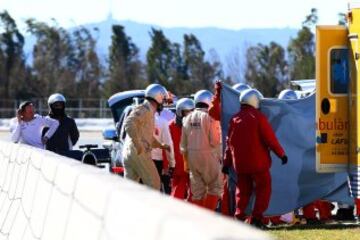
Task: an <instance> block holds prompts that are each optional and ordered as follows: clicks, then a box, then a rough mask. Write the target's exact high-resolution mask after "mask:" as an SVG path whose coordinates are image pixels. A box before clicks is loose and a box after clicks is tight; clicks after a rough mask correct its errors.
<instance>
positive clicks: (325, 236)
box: [267, 226, 360, 240]
mask: <svg viewBox="0 0 360 240" xmlns="http://www.w3.org/2000/svg"><path fill="white" fill-rule="evenodd" d="M267 232H268V233H269V234H270V235H271V236H272V237H273V238H274V239H277V240H300V239H301V240H360V226H333V227H328V226H326V227H325V228H321V227H316V228H282V229H277V230H268V231H267Z"/></svg>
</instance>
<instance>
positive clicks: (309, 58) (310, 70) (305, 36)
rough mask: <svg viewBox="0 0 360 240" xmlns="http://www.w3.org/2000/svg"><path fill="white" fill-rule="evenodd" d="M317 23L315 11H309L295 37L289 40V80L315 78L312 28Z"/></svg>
mask: <svg viewBox="0 0 360 240" xmlns="http://www.w3.org/2000/svg"><path fill="white" fill-rule="evenodd" d="M317 21H318V16H317V10H316V9H314V8H313V9H311V13H310V14H309V15H308V16H306V19H305V21H304V22H303V24H302V28H301V29H300V30H299V32H298V34H297V37H296V38H293V39H291V40H290V43H289V46H288V58H289V66H290V79H314V78H315V39H314V33H313V32H312V28H313V27H315V25H316V23H317Z"/></svg>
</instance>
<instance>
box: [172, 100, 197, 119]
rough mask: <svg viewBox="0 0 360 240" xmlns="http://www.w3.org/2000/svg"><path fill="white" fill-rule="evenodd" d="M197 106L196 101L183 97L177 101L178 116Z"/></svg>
mask: <svg viewBox="0 0 360 240" xmlns="http://www.w3.org/2000/svg"><path fill="white" fill-rule="evenodd" d="M194 108H195V103H194V101H193V100H192V99H190V98H182V99H180V100H179V101H177V103H176V115H177V116H178V117H183V116H182V111H184V110H185V111H191V110H193V109H194Z"/></svg>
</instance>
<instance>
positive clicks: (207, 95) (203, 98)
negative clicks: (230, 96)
mask: <svg viewBox="0 0 360 240" xmlns="http://www.w3.org/2000/svg"><path fill="white" fill-rule="evenodd" d="M212 97H213V94H212V93H211V92H210V91H208V90H200V91H197V92H196V93H195V96H194V101H195V105H196V104H198V103H205V104H207V105H208V106H210V103H211V99H212Z"/></svg>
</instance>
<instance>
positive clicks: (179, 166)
mask: <svg viewBox="0 0 360 240" xmlns="http://www.w3.org/2000/svg"><path fill="white" fill-rule="evenodd" d="M169 129H170V135H171V138H172V141H173V144H174V156H175V169H174V173H173V179H172V187H171V189H172V191H171V195H172V196H173V197H175V198H179V199H185V198H186V197H187V194H188V192H189V191H190V180H189V173H187V172H186V171H185V169H184V158H183V155H182V154H181V152H180V140H181V127H180V126H179V125H177V124H176V120H175V119H174V120H172V121H171V122H170V124H169Z"/></svg>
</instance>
